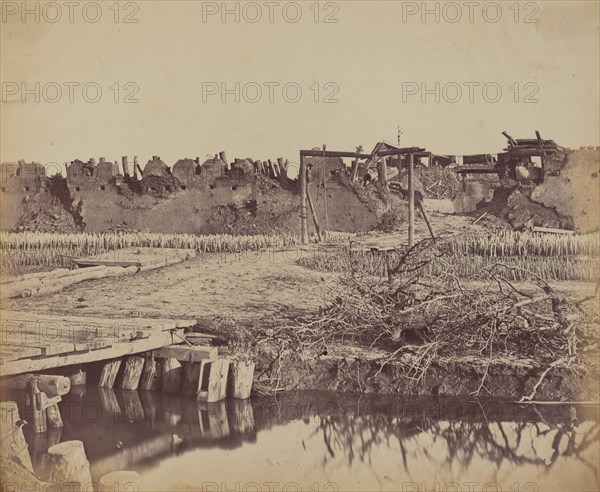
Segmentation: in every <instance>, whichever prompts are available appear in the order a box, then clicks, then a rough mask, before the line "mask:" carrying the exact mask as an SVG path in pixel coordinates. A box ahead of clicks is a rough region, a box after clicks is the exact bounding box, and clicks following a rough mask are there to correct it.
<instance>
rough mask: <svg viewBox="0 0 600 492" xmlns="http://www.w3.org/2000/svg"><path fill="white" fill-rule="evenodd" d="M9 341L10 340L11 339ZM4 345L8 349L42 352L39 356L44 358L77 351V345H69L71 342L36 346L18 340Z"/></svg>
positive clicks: (3, 342) (3, 343) (4, 342)
mask: <svg viewBox="0 0 600 492" xmlns="http://www.w3.org/2000/svg"><path fill="white" fill-rule="evenodd" d="M9 340H10V338H9ZM2 345H4V346H6V347H26V348H32V349H37V350H39V352H40V353H39V354H37V355H42V356H46V355H54V354H64V353H66V352H73V351H74V350H75V345H74V344H72V343H69V342H59V343H52V344H46V345H40V344H36V343H28V342H19V341H18V340H15V341H8V342H6V341H4V340H3V341H2ZM20 358H21V359H22V358H23V357H20Z"/></svg>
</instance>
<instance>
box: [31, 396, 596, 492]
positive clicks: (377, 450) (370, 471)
mask: <svg viewBox="0 0 600 492" xmlns="http://www.w3.org/2000/svg"><path fill="white" fill-rule="evenodd" d="M61 411H62V414H63V419H64V422H65V426H64V428H63V429H53V430H50V431H48V432H47V433H45V434H40V435H37V436H36V435H33V434H31V433H30V432H26V437H27V439H28V442H29V446H30V447H29V449H30V452H31V455H32V460H33V462H34V466H35V467H36V471H37V470H38V469H39V473H40V475H43V473H44V470H43V464H44V459H43V455H44V453H45V451H46V449H47V448H48V446H50V445H52V444H56V443H57V442H60V441H65V440H72V439H77V440H81V441H83V443H84V446H85V449H86V453H87V457H88V460H89V461H90V466H91V471H92V477H93V478H94V480H97V479H98V478H99V477H101V476H102V475H104V474H105V473H108V472H111V471H115V470H135V471H137V472H138V473H140V474H141V475H142V479H143V484H142V488H143V489H145V490H173V489H176V490H207V491H208V490H211V491H221V490H223V491H224V490H240V491H244V490H247V491H256V490H264V491H268V490H271V491H276V490H289V491H294V490H312V491H317V490H319V491H336V490H405V491H424V490H439V491H448V492H450V491H456V490H465V491H466V490H471V491H476V490H488V491H497V490H503V491H504V490H506V491H515V492H516V491H531V492H535V491H538V490H539V491H546V490H556V491H566V490H598V480H599V478H598V473H599V460H600V453H599V447H600V444H599V432H600V431H599V408H598V406H571V405H544V406H534V405H515V404H510V403H503V402H498V401H493V400H487V401H483V400H481V401H476V400H469V399H455V400H446V399H444V400H441V399H433V400H432V399H407V398H399V397H393V398H390V397H385V398H384V397H365V396H363V397H361V396H360V395H348V394H337V393H333V392H290V393H284V394H280V395H278V396H277V398H260V399H254V398H253V399H252V400H247V401H238V400H228V401H223V402H219V403H215V404H198V403H196V401H195V399H194V398H190V397H183V396H179V395H166V394H162V393H155V392H146V391H126V390H112V389H101V388H95V387H74V388H73V389H72V392H71V393H70V394H69V395H67V396H66V397H65V398H64V399H63V403H62V408H61ZM26 428H27V426H26Z"/></svg>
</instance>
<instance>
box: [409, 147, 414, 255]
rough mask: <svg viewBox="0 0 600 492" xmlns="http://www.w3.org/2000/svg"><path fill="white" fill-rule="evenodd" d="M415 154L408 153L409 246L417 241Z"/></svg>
mask: <svg viewBox="0 0 600 492" xmlns="http://www.w3.org/2000/svg"><path fill="white" fill-rule="evenodd" d="M414 168H415V162H414V156H413V154H408V246H409V247H410V246H412V245H413V244H414V242H415V183H414V176H413V175H414Z"/></svg>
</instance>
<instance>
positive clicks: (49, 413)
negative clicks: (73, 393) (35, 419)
mask: <svg viewBox="0 0 600 492" xmlns="http://www.w3.org/2000/svg"><path fill="white" fill-rule="evenodd" d="M46 422H47V427H48V428H50V429H60V428H61V427H62V426H63V419H62V416H61V414H60V410H59V408H58V404H56V403H54V404H52V405H50V406H49V407H48V408H46Z"/></svg>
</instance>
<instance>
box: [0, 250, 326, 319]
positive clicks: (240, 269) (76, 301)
mask: <svg viewBox="0 0 600 492" xmlns="http://www.w3.org/2000/svg"><path fill="white" fill-rule="evenodd" d="M310 254H311V252H310V249H291V250H287V251H282V250H280V251H276V252H267V251H263V252H261V253H253V252H248V253H244V254H242V255H238V254H204V255H199V256H198V257H197V258H194V259H192V260H189V261H186V262H183V263H180V264H177V265H172V266H169V267H165V268H160V269H158V270H154V271H149V272H141V273H139V274H136V275H133V276H129V277H128V278H125V277H122V278H112V279H110V278H106V279H100V280H95V281H91V282H83V283H80V284H76V285H74V286H71V287H69V288H67V289H65V290H63V291H62V292H59V293H55V294H50V295H47V296H43V297H32V298H27V299H19V300H14V301H12V302H7V303H6V308H7V309H14V310H18V311H28V312H33V313H45V314H61V315H74V314H77V315H80V316H107V317H112V318H115V317H123V318H125V317H131V316H136V317H161V318H179V317H181V316H184V315H185V317H187V318H211V317H215V316H225V317H231V318H236V319H248V318H264V317H266V318H268V317H270V316H272V315H274V314H276V313H277V312H282V311H287V312H293V311H304V312H306V311H307V310H309V311H310V310H317V309H318V307H319V306H320V305H322V304H323V301H324V296H325V295H326V292H327V285H329V286H332V285H333V284H334V283H335V281H336V278H337V275H336V274H332V273H321V272H316V271H313V270H309V269H307V268H303V267H301V266H298V265H296V264H295V259H297V258H298V257H299V256H300V255H310Z"/></svg>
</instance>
